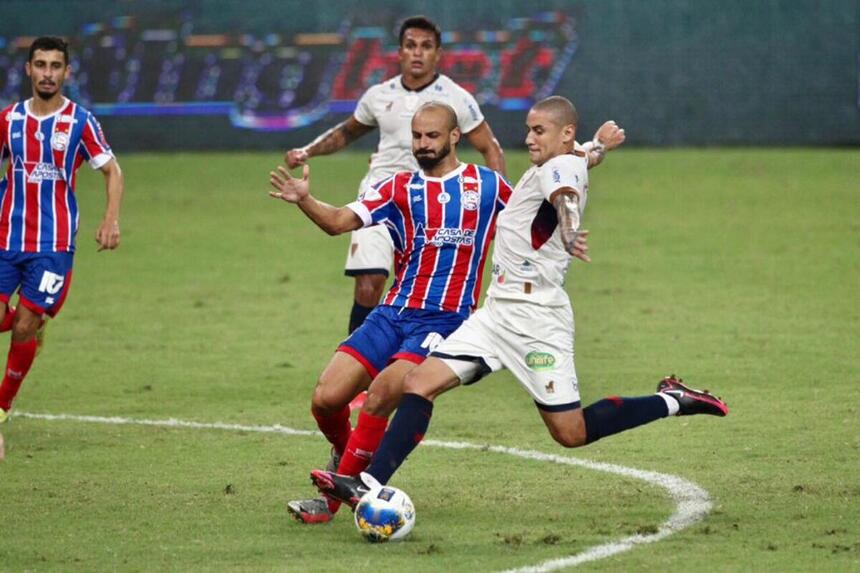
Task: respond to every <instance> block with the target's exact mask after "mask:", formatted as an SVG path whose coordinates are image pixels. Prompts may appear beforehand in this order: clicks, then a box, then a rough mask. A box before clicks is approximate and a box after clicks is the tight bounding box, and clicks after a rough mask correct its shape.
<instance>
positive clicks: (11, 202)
mask: <svg viewBox="0 0 860 573" xmlns="http://www.w3.org/2000/svg"><path fill="white" fill-rule="evenodd" d="M112 157H113V154H112V152H111V150H110V146H108V144H107V141H105V137H104V134H103V133H102V129H101V126H100V125H99V123H98V121H96V118H95V117H94V116H93V114H91V113H90V112H89V111H87V110H86V109H84V108H83V107H81V106H79V105H77V104H76V103H74V102H73V101H71V100H68V99H66V100H65V101H64V105H63V107H61V108H60V110H59V111H57V112H56V113H54V114H51V115H48V116H45V117H37V116H35V115H33V113H32V112H31V111H30V106H29V100H27V101H23V102H18V103H15V104H12V105H10V106H9V107H7V108H6V109H4V110H3V111H2V112H0V164H2V162H3V160H5V159H8V161H9V164H8V166H7V168H6V175H5V177H4V178H3V179H2V180H0V250H6V251H17V252H21V251H23V252H28V253H35V252H66V251H74V250H75V234H76V233H77V231H78V205H77V201H76V200H75V192H74V191H75V175H76V173H77V170H78V167H80V165H81V163H82V162H83V161H84V160H87V161H88V162H89V163H90V165H91V166H92V167H93V168H94V169H98V168H100V167H102V166H103V165H105V164H106V163H107V162H108V161H110V159H111V158H112Z"/></svg>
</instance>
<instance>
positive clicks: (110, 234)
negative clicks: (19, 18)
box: [0, 37, 123, 422]
mask: <svg viewBox="0 0 860 573" xmlns="http://www.w3.org/2000/svg"><path fill="white" fill-rule="evenodd" d="M25 68H26V72H27V76H28V77H29V78H30V82H31V83H32V89H33V97H32V98H30V99H28V100H26V101H21V102H17V103H14V104H12V105H10V106H9V107H7V108H6V109H4V110H3V111H2V112H0V163H2V162H3V161H4V160H7V161H8V166H7V168H6V174H5V177H4V178H3V179H2V180H0V305H2V310H3V319H2V321H0V331H7V330H11V331H12V341H11V344H10V347H9V357H8V360H7V362H6V370H5V374H4V376H3V381H2V382H0V422H2V421H5V419H6V418H7V417H8V414H9V410H10V409H11V407H12V401H13V400H14V398H15V395H16V394H17V393H18V390H19V388H20V387H21V383H22V382H23V380H24V377H25V376H26V375H27V372H28V371H29V370H30V366H31V365H32V364H33V360H34V358H35V356H36V350H37V347H38V345H39V342H38V340H37V338H38V336H37V335H39V334H41V332H43V330H44V327H45V324H46V321H47V319H48V318H52V317H54V316H56V315H57V313H58V312H59V311H60V309H61V308H62V306H63V302H64V301H65V300H66V295H67V294H68V292H69V283H70V282H71V278H72V261H73V257H74V252H75V235H76V233H77V230H78V207H77V202H76V200H75V176H76V173H77V170H78V168H79V167H80V166H81V163H83V162H84V161H87V162H88V163H89V164H90V167H92V168H93V169H98V170H100V171H101V172H102V173H103V174H104V178H105V188H106V190H107V208H106V209H105V213H104V217H103V218H102V221H101V224H100V225H99V227H98V230H97V231H96V237H95V239H96V243H98V249H99V250H100V251H101V250H105V249H107V250H110V249H115V248H117V247H118V246H119V242H120V232H119V211H120V202H121V199H122V193H123V177H122V171H121V170H120V167H119V164H118V163H117V161H116V158H114V155H113V152H112V151H111V148H110V146H108V143H107V141H106V140H105V137H104V134H103V133H102V129H101V127H100V126H99V123H98V121H96V118H95V117H93V115H92V114H91V113H90V112H89V111H87V110H86V109H84V108H83V107H81V106H80V105H78V104H76V103H75V102H73V101H71V100H69V99H67V98H65V97H64V96H63V93H62V90H63V83H64V82H65V81H66V80H67V79H68V77H69V73H70V71H71V68H70V66H69V49H68V44H67V43H66V42H65V41H64V40H62V39H61V38H55V37H41V38H37V39H36V40H35V41H34V42H33V43H32V45H31V46H30V52H29V58H28V61H27V63H26V66H25ZM16 290H17V291H18V304H17V307H13V306H11V305H10V304H9V303H10V299H11V297H12V295H13V294H14V293H15V291H16Z"/></svg>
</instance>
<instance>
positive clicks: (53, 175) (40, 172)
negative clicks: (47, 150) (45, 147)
mask: <svg viewBox="0 0 860 573" xmlns="http://www.w3.org/2000/svg"><path fill="white" fill-rule="evenodd" d="M29 165H30V164H28V167H29ZM64 179H65V176H64V175H63V172H62V171H60V170H59V169H58V168H57V167H56V166H55V165H52V164H51V163H42V162H39V163H36V164H34V165H33V167H32V168H31V169H30V170H29V174H28V175H27V182H28V183H41V182H42V181H63V180H64Z"/></svg>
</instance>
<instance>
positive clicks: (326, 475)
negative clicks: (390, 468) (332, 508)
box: [311, 470, 370, 509]
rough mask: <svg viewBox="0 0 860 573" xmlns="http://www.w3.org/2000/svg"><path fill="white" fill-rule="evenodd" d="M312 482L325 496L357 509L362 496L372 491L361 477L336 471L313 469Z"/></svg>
mask: <svg viewBox="0 0 860 573" xmlns="http://www.w3.org/2000/svg"><path fill="white" fill-rule="evenodd" d="M311 483H313V484H314V485H315V486H316V488H317V489H318V490H320V493H321V494H323V495H324V496H326V497H328V498H330V499H335V500H338V501H340V502H343V503H345V504H347V505H348V506H349V507H350V508H351V509H355V506H356V504H357V503H358V501H359V500H360V499H361V497H362V496H363V495H364V494H366V493H367V492H368V491H370V488H369V487H368V486H367V485H365V483H364V482H363V481H362V480H361V478H360V477H357V476H345V475H341V474H336V473H334V472H327V471H323V470H313V471H312V472H311Z"/></svg>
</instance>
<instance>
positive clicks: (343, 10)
mask: <svg viewBox="0 0 860 573" xmlns="http://www.w3.org/2000/svg"><path fill="white" fill-rule="evenodd" d="M318 6H319V5H318V4H316V3H304V2H296V1H276V0H256V1H254V2H250V3H248V2H231V1H216V0H191V1H187V0H186V1H173V0H170V1H161V2H152V1H150V2H137V1H134V2H133V1H130V0H121V1H102V0H89V1H86V2H75V3H70V2H66V1H62V0H4V2H3V18H2V19H0V103H3V104H4V105H5V104H6V103H8V102H11V101H13V100H16V99H18V98H20V97H26V96H29V93H30V87H29V83H28V82H27V81H26V77H25V76H24V74H23V67H24V62H25V61H26V55H27V47H28V46H29V43H30V41H31V40H32V37H34V36H36V35H41V34H57V35H62V36H65V37H67V38H69V39H70V40H71V41H72V47H73V51H74V55H73V65H74V79H73V81H72V82H71V85H70V86H69V90H68V93H69V95H70V96H71V97H73V98H75V99H78V100H80V101H81V102H82V103H84V104H85V105H87V106H89V107H90V108H91V109H92V110H93V111H94V112H95V113H96V115H97V116H98V117H99V118H100V119H101V121H102V123H103V124H104V127H105V130H106V132H107V133H108V135H109V137H110V141H111V143H112V145H113V146H114V147H115V148H116V149H117V150H118V151H119V152H120V153H126V152H128V151H133V150H149V151H152V150H161V149H164V150H175V149H237V148H240V149H277V148H282V149H283V148H287V147H289V146H292V145H296V144H301V143H305V142H306V141H308V140H309V139H310V138H311V137H313V136H314V135H315V134H317V133H319V132H320V131H321V130H322V129H324V128H326V127H328V126H330V125H333V124H334V123H336V122H337V121H340V120H341V119H343V118H344V117H346V115H347V114H348V113H350V112H351V111H352V109H353V107H354V104H355V101H356V99H357V98H358V96H359V95H360V94H361V93H362V91H363V90H364V89H365V88H366V87H367V86H369V85H371V84H373V83H375V82H377V81H380V80H381V79H383V78H385V77H387V76H390V75H393V74H395V73H397V60H396V47H397V38H396V30H397V26H398V23H399V21H400V20H401V19H402V18H403V17H405V16H406V15H411V14H415V13H425V14H427V15H429V16H431V17H432V18H434V19H435V20H436V21H437V22H438V23H439V24H440V25H441V27H442V29H443V30H444V31H445V37H444V39H443V42H444V45H445V49H446V55H445V59H444V61H443V63H442V70H443V71H444V73H446V74H448V75H450V76H452V77H453V78H454V79H455V80H457V81H458V82H460V83H462V84H463V85H464V86H466V87H467V88H468V89H470V90H471V91H473V93H475V94H476V96H477V97H478V99H479V101H480V103H481V104H482V107H483V109H484V112H485V114H486V115H487V117H488V119H489V120H490V124H491V125H492V126H493V129H494V130H495V131H496V133H497V134H498V136H499V138H500V140H501V141H502V143H503V145H504V146H506V147H515V146H518V145H519V144H520V140H521V134H522V128H521V125H522V121H523V110H525V109H527V108H528V107H529V105H530V103H531V102H532V101H534V99H535V98H540V97H543V96H545V95H548V94H551V93H560V94H564V95H566V96H569V97H570V98H571V99H572V100H573V101H574V102H575V103H576V105H577V106H578V108H579V110H580V115H581V117H582V118H583V119H582V126H581V127H582V129H584V130H586V131H585V132H586V133H591V130H592V129H593V128H594V127H595V126H596V125H597V124H598V123H599V122H600V121H602V120H603V119H606V118H614V119H616V120H617V121H618V122H619V123H621V124H623V125H624V126H626V127H627V129H628V134H629V143H630V144H632V145H671V146H686V145H696V146H700V145H811V144H815V145H819V144H824V145H856V144H858V143H860V34H858V29H860V28H858V25H860V3H858V2H857V1H855V0H821V1H817V0H793V1H788V0H754V1H752V2H750V1H744V0H729V1H726V2H719V3H703V2H697V1H696V0H656V1H654V2H637V1H633V0H607V1H601V2H589V1H585V2H570V1H560V0H556V1H552V0H539V1H536V2H529V3H522V2H517V1H515V0H498V1H496V2H492V3H475V2H459V1H453V0H437V1H435V2H419V1H397V2H365V3H361V4H357V3H355V2H347V1H344V0H330V1H328V2H326V3H325V9H320V8H319V7H318ZM36 15H38V17H35V16H36ZM362 143H363V144H364V145H365V146H370V145H372V144H373V143H374V138H372V137H371V138H366V141H364V142H362Z"/></svg>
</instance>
